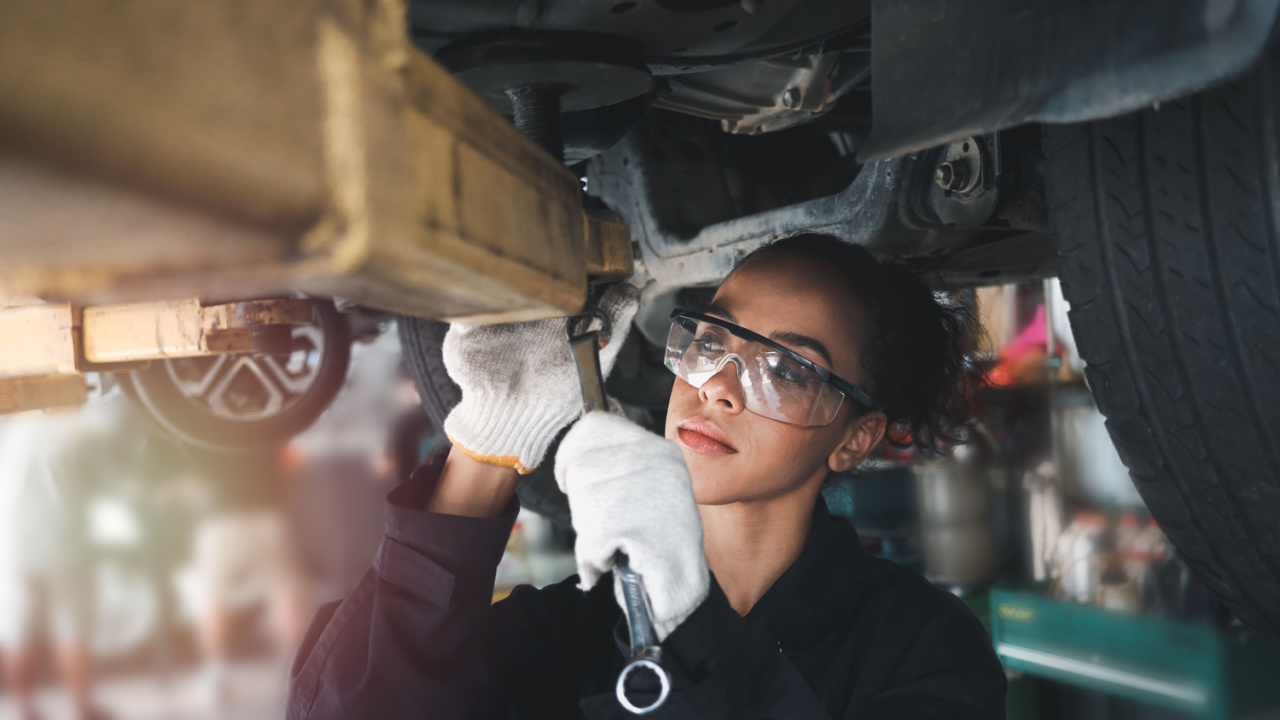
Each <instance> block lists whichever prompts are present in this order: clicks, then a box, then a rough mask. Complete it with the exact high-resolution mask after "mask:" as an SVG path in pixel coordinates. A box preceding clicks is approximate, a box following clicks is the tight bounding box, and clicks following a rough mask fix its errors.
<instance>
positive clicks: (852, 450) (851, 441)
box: [827, 411, 887, 472]
mask: <svg viewBox="0 0 1280 720" xmlns="http://www.w3.org/2000/svg"><path fill="white" fill-rule="evenodd" d="M886 422H887V421H886V419H885V416H884V413H882V412H878V411H873V412H869V413H865V414H863V415H859V416H858V417H856V418H854V419H853V420H851V421H849V424H848V426H847V427H846V428H845V433H844V437H843V438H842V439H841V441H840V444H839V445H837V446H836V449H835V450H832V451H831V454H830V455H828V456H827V467H829V468H831V472H845V471H846V470H849V469H851V468H855V467H857V466H858V463H860V462H862V461H863V460H865V459H866V458H867V456H868V455H870V454H871V451H872V450H874V449H875V447H876V445H879V444H880V439H881V438H883V437H884V431H885V425H886Z"/></svg>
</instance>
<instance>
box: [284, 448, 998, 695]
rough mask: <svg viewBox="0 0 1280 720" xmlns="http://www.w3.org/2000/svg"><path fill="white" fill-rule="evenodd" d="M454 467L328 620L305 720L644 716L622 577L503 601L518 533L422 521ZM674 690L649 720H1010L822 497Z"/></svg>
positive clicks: (571, 583)
mask: <svg viewBox="0 0 1280 720" xmlns="http://www.w3.org/2000/svg"><path fill="white" fill-rule="evenodd" d="M439 472H440V467H439V466H438V465H436V466H428V467H424V468H420V469H419V470H418V472H417V473H415V476H414V479H413V480H411V481H410V482H408V483H405V484H404V485H401V486H400V487H398V488H396V489H395V490H394V491H392V493H391V494H390V495H389V496H388V498H387V514H386V537H385V538H384V539H383V541H382V546H381V548H380V549H379V550H378V554H377V558H376V559H375V561H374V565H373V569H372V570H371V571H370V572H369V573H368V574H366V575H365V577H364V579H363V580H362V581H361V582H360V584H359V586H357V587H356V589H355V590H354V591H352V593H351V594H350V595H349V596H348V597H347V598H346V599H345V600H343V601H342V603H341V604H338V603H334V604H332V605H327V606H325V607H324V608H321V610H320V612H319V613H318V615H317V616H316V619H315V620H314V621H313V622H312V625H311V628H310V629H309V630H308V632H307V636H306V638H305V640H304V641H303V644H302V648H301V650H300V651H299V653H298V657H297V659H296V660H295V662H294V666H293V671H292V678H291V681H290V687H289V702H288V710H287V714H288V718H289V720H303V719H304V718H308V719H310V720H330V719H333V718H370V719H377V720H399V719H401V718H406V719H407V718H576V717H587V718H632V717H635V716H633V715H630V714H628V713H627V712H626V711H625V710H623V709H622V707H621V706H620V705H619V704H618V701H617V699H616V698H615V696H614V684H615V682H616V680H617V677H618V672H619V671H620V670H621V669H622V665H623V662H624V654H625V648H626V642H625V639H626V623H625V621H624V619H623V618H622V614H621V612H620V611H619V609H618V607H617V605H616V603H615V602H614V599H613V593H612V586H613V583H612V581H611V580H610V578H607V577H606V578H604V579H603V580H602V581H601V582H600V583H599V584H597V586H596V588H595V589H593V590H592V591H591V592H588V593H583V592H582V591H581V590H579V589H578V588H577V586H576V584H577V577H576V576H575V577H572V578H569V579H568V580H566V581H564V582H562V583H560V584H558V585H553V586H550V587H547V588H543V589H542V590H536V589H534V588H532V587H528V586H523V587H518V588H516V589H515V591H513V592H512V594H511V595H510V597H508V598H507V599H505V600H503V601H501V602H498V603H496V604H492V603H491V598H492V591H493V581H494V571H495V568H496V567H497V565H498V561H499V559H500V558H501V557H502V552H503V548H504V547H505V545H506V542H507V538H508V536H509V535H510V532H511V527H512V525H513V523H514V521H515V515H516V510H517V507H516V505H515V503H514V501H513V503H512V505H511V506H510V507H509V508H508V509H507V512H506V513H505V514H504V515H503V516H502V517H501V518H497V519H492V520H491V519H477V518H464V517H455V516H449V515H438V514H433V513H428V512H424V511H422V510H420V509H418V508H421V507H423V506H424V505H425V504H426V500H427V498H428V497H429V496H430V493H431V491H432V488H433V487H434V483H435V482H436V480H437V478H438V477H439ZM663 664H664V666H665V667H666V668H667V670H668V671H669V672H670V673H671V675H672V679H673V685H674V687H673V690H672V692H671V696H670V698H669V699H668V701H667V703H666V704H665V705H664V706H663V707H662V708H660V709H659V710H658V711H657V712H654V713H652V714H650V715H649V716H648V717H651V718H655V720H656V719H659V718H860V719H862V720H878V719H880V718H885V719H888V718H893V719H895V720H916V719H922V718H948V719H950V720H965V719H968V718H975V719H976V718H984V719H986V720H1003V718H1004V716H1005V714H1004V693H1005V677H1004V672H1003V670H1002V669H1001V667H1000V663H999V661H998V660H997V659H996V656H995V654H994V653H993V652H992V649H991V644H990V641H989V640H988V638H987V635H986V633H985V631H984V630H983V628H982V626H981V625H980V624H979V623H978V621H977V619H976V618H975V617H974V616H973V614H972V613H970V611H969V610H968V608H966V607H965V606H964V604H963V603H961V602H960V601H959V600H958V599H956V598H955V597H954V596H952V595H950V594H949V593H946V592H944V591H941V590H938V589H936V588H934V587H933V586H932V585H930V584H929V583H928V582H926V581H925V580H924V579H923V578H921V577H920V576H919V575H917V574H915V573H913V572H911V571H909V570H906V569H904V568H902V567H900V566H898V565H895V564H893V563H891V562H889V561H887V560H882V559H878V558H873V557H871V556H869V555H868V554H867V553H866V552H865V551H864V550H863V549H862V546H861V544H860V543H859V541H858V536H857V533H855V532H854V530H853V527H851V526H850V525H849V524H848V523H847V522H845V521H844V520H843V519H838V518H833V517H832V516H831V515H830V514H829V513H828V512H827V509H826V506H825V505H824V504H823V503H822V502H821V501H820V502H819V503H818V507H817V508H816V510H815V516H814V524H813V531H812V533H811V534H810V537H809V540H808V542H807V543H806V545H805V548H804V550H803V552H802V553H801V556H800V558H799V559H798V560H796V562H795V563H794V564H793V565H792V566H791V567H790V568H788V569H787V571H786V572H785V573H783V575H782V577H780V578H779V579H778V581H777V582H775V583H774V584H773V586H772V587H771V588H770V589H769V591H768V592H766V593H765V595H764V597H763V598H761V599H760V601H759V602H758V603H756V605H755V607H753V608H752V609H751V611H750V612H749V613H748V614H747V616H746V617H742V616H739V615H738V614H737V613H736V612H734V610H733V609H732V608H731V607H730V606H729V603H728V601H727V600H726V599H725V596H724V593H723V592H722V591H721V590H720V588H719V587H718V586H717V585H716V584H715V582H714V580H713V582H712V587H711V594H710V596H709V597H708V598H707V600H706V601H705V602H703V604H702V605H701V606H699V607H698V609H697V610H696V611H694V613H693V615H691V616H690V617H689V618H688V619H687V620H685V621H684V623H682V624H681V625H680V626H679V627H678V628H676V630H675V631H674V632H673V633H672V634H671V635H670V636H669V637H668V638H667V639H666V641H665V642H664V643H663Z"/></svg>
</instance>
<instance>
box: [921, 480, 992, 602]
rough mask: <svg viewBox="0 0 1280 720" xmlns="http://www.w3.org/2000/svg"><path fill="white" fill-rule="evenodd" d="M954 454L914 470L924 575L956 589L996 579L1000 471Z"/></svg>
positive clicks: (967, 587)
mask: <svg viewBox="0 0 1280 720" xmlns="http://www.w3.org/2000/svg"><path fill="white" fill-rule="evenodd" d="M965 459H966V458H965V457H961V456H953V457H948V458H942V459H939V460H934V461H932V462H928V463H925V464H923V465H921V466H919V467H917V468H916V488H917V493H916V494H917V497H918V498H919V502H920V530H921V538H922V540H923V543H924V561H925V577H927V578H928V579H929V580H930V581H932V582H935V583H937V584H939V585H947V586H950V587H954V588H957V589H962V590H963V589H969V588H976V587H980V586H982V585H984V584H986V583H988V582H990V581H991V579H992V578H994V577H995V573H996V562H995V543H994V540H993V538H992V532H991V488H992V487H993V484H994V482H995V480H996V478H994V477H993V473H995V472H999V471H997V470H992V469H990V468H987V467H984V466H982V465H979V464H970V463H968V462H965Z"/></svg>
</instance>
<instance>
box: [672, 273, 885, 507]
mask: <svg viewBox="0 0 1280 720" xmlns="http://www.w3.org/2000/svg"><path fill="white" fill-rule="evenodd" d="M707 314H709V315H713V316H716V317H720V318H723V319H725V320H728V321H730V322H732V323H735V324H737V325H740V326H742V327H744V328H747V329H748V330H754V331H755V332H757V333H760V334H761V335H764V336H765V337H768V338H770V339H772V340H775V341H777V342H779V343H781V344H782V345H784V346H786V347H788V348H790V349H792V350H794V351H796V352H798V353H800V354H801V355H803V356H804V357H806V358H808V359H809V360H812V361H813V362H815V363H817V364H818V365H821V366H822V367H825V368H829V369H830V370H831V371H832V372H834V373H835V374H836V375H839V376H840V377H842V378H844V379H846V380H848V381H849V382H852V383H853V384H855V385H859V386H862V387H865V386H866V377H865V374H864V372H863V369H862V363H861V362H860V355H859V353H860V350H861V348H860V347H859V344H860V342H861V339H862V336H863V334H864V333H863V332H862V328H863V327H864V325H865V322H866V321H865V317H864V313H863V311H862V308H861V307H860V305H859V303H858V301H857V300H856V298H855V297H854V295H853V293H852V292H851V291H850V290H849V289H848V288H847V287H846V286H845V285H844V284H843V282H842V280H841V278H840V277H839V275H838V274H837V273H836V272H835V271H833V270H831V269H830V268H828V267H827V266H825V265H824V264H823V263H821V262H819V261H817V260H814V259H811V258H808V257H805V256H802V255H798V254H795V253H788V252H782V251H780V252H767V253H763V254H761V255H757V256H755V257H753V258H752V259H751V260H749V261H747V262H746V263H744V264H743V265H742V266H740V267H739V268H738V270H737V271H735V272H734V273H733V274H732V275H730V276H729V278H728V279H727V280H726V281H725V283H724V284H723V285H721V286H720V290H719V291H718V292H717V293H716V296H715V300H713V301H712V304H711V308H710V309H709V310H708V311H707ZM743 402H744V400H743V391H742V385H741V383H740V382H739V379H738V376H737V365H736V364H735V363H733V362H728V363H725V366H724V367H723V368H722V369H721V370H720V372H719V373H718V374H717V375H715V376H714V377H712V378H711V379H709V380H707V381H706V383H705V384H703V386H702V387H701V388H694V387H693V386H692V385H689V384H688V383H686V382H685V381H683V380H680V379H679V378H677V379H676V382H675V386H674V387H673V388H672V390H671V401H670V404H669V405H668V407H667V425H666V437H667V439H669V440H671V441H673V442H675V443H676V444H677V445H678V446H679V447H680V449H681V450H683V451H684V456H685V461H686V464H687V465H688V467H689V474H690V476H691V477H692V479H693V491H694V498H695V499H696V500H697V502H698V504H700V505H725V504H729V503H735V502H749V501H753V500H764V499H767V498H771V497H775V496H779V495H784V494H786V493H788V492H791V491H793V490H796V489H797V488H799V487H801V486H804V485H807V484H808V482H810V481H814V482H820V481H821V478H823V477H825V476H826V474H827V471H828V470H845V469H848V468H849V467H852V466H853V465H856V464H857V463H858V462H861V460H862V459H863V458H864V457H865V456H866V454H867V453H868V452H870V450H871V448H872V447H874V445H875V443H876V442H878V441H879V436H880V433H881V432H882V431H883V416H880V415H879V413H868V414H866V415H863V416H861V417H859V416H858V414H857V412H856V410H855V408H854V403H853V401H852V400H850V399H848V398H846V399H845V401H844V403H843V405H842V406H841V408H840V412H839V414H838V415H837V416H836V419H835V420H833V421H832V422H831V423H829V424H827V425H823V426H819V427H802V426H799V425H791V424H788V423H783V422H779V421H777V420H771V419H769V418H766V417H763V416H761V415H756V414H755V413H753V412H751V411H749V410H747V409H746V408H745V407H744V404H743ZM870 416H879V418H880V420H879V422H878V423H877V422H876V421H874V420H872V421H871V422H868V420H869V419H871V418H870ZM868 426H870V427H868ZM872 436H874V437H872Z"/></svg>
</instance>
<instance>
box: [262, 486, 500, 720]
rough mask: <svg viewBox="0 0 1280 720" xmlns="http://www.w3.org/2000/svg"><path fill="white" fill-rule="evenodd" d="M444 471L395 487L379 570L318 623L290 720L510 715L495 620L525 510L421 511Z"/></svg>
mask: <svg viewBox="0 0 1280 720" xmlns="http://www.w3.org/2000/svg"><path fill="white" fill-rule="evenodd" d="M440 469H441V468H440V466H439V465H433V466H427V467H425V468H422V469H420V470H419V471H418V472H417V473H415V478H414V479H413V480H411V481H409V482H407V483H405V484H403V485H401V486H400V487H398V488H396V489H395V490H393V491H392V492H391V494H390V495H389V496H388V498H387V509H386V521H385V522H386V525H385V528H386V529H385V536H384V537H383V540H382V545H381V546H380V547H379V549H378V553H377V556H376V557H375V559H374V562H373V568H372V569H371V570H370V571H369V572H368V573H366V574H365V576H364V578H363V579H362V580H361V581H360V583H359V585H357V586H356V588H355V590H353V591H352V592H351V594H350V595H348V596H347V597H346V599H344V600H343V601H342V602H341V604H337V605H336V606H334V605H329V606H325V607H324V608H321V611H320V612H319V613H318V615H317V616H316V618H315V620H313V621H312V626H311V628H310V629H309V630H308V631H307V634H306V637H305V639H304V641H303V644H302V647H301V648H300V650H299V652H298V656H297V658H296V660H295V661H294V666H293V670H292V673H291V678H290V683H289V698H288V704H287V707H286V716H287V717H288V718H289V720H303V719H304V718H310V719H312V720H325V719H327V718H353V717H376V718H380V719H382V720H396V719H397V718H410V717H412V718H421V717H424V716H430V717H433V718H454V717H495V716H497V717H500V716H501V715H502V714H503V712H502V708H501V706H500V705H499V704H498V703H500V702H501V700H500V698H501V695H500V694H499V693H493V692H488V690H489V689H491V687H492V684H493V679H492V678H491V676H490V669H489V664H488V662H487V657H486V656H487V654H488V652H489V649H488V647H487V644H488V642H487V641H488V634H489V627H488V623H487V619H488V613H489V611H490V607H491V603H492V597H493V595H492V593H493V582H494V573H495V570H496V568H497V566H498V562H499V560H501V558H502V553H503V550H504V548H505V546H506V542H507V539H508V537H509V536H510V534H511V528H512V525H513V524H514V522H515V516H516V512H517V509H518V506H517V505H516V503H515V501H514V500H513V501H512V503H511V505H510V506H509V507H508V508H507V510H506V512H505V513H504V514H503V515H502V517H500V518H496V519H483V518H465V517H457V516H451V515H440V514H435V513H428V512H425V511H422V510H419V509H418V508H422V507H423V506H425V504H426V500H427V499H428V498H429V497H430V493H431V491H432V490H433V489H434V487H435V482H436V481H437V480H438V478H439V474H440ZM428 708H430V710H427V709H428Z"/></svg>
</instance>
